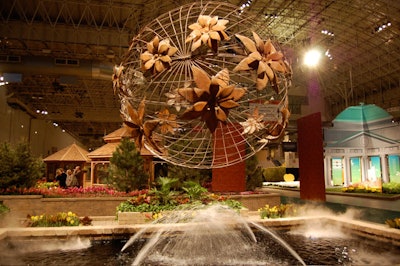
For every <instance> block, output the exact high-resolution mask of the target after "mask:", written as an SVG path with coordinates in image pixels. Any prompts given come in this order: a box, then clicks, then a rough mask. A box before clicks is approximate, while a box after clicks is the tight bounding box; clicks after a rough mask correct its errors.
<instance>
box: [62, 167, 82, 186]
mask: <svg viewBox="0 0 400 266" xmlns="http://www.w3.org/2000/svg"><path fill="white" fill-rule="evenodd" d="M65 183H66V184H67V187H76V186H79V184H78V180H77V179H76V176H75V175H74V172H72V170H71V169H68V170H67V180H66V182H65Z"/></svg>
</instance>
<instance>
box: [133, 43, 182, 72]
mask: <svg viewBox="0 0 400 266" xmlns="http://www.w3.org/2000/svg"><path fill="white" fill-rule="evenodd" d="M177 50H178V49H177V48H176V47H173V46H171V45H170V42H169V40H168V39H165V40H162V41H160V40H159V38H158V36H156V37H154V39H153V40H152V41H151V42H148V43H147V51H145V52H143V53H142V54H141V55H140V60H141V63H142V69H143V70H144V71H147V70H150V71H151V73H153V74H157V73H161V72H162V71H164V70H165V69H168V68H169V67H170V66H171V62H172V59H171V56H173V55H174V54H175V53H176V51H177Z"/></svg>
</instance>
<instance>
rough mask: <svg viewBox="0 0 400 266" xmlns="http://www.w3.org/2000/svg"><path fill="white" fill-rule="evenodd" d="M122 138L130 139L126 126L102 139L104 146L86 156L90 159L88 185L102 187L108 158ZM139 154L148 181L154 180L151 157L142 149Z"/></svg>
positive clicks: (106, 171)
mask: <svg viewBox="0 0 400 266" xmlns="http://www.w3.org/2000/svg"><path fill="white" fill-rule="evenodd" d="M122 138H131V132H130V129H129V128H128V127H126V126H122V127H121V128H119V129H117V130H115V131H113V132H111V133H110V134H108V135H106V136H104V137H103V139H104V141H105V142H106V144H104V145H103V146H101V147H100V148H98V149H96V150H94V151H92V152H90V153H88V154H87V156H88V158H90V160H91V162H90V168H91V171H90V184H91V185H94V186H96V185H104V184H105V183H106V182H105V179H106V177H107V175H108V167H109V164H110V158H111V157H112V155H113V153H114V152H115V151H116V149H117V147H118V146H119V144H120V143H121V139H122ZM140 154H141V155H142V157H143V159H144V161H145V162H144V169H145V170H146V171H148V173H149V177H150V181H152V180H153V179H154V178H153V176H154V167H153V155H152V154H151V153H150V152H149V151H148V150H147V149H146V148H144V147H143V148H142V149H141V150H140Z"/></svg>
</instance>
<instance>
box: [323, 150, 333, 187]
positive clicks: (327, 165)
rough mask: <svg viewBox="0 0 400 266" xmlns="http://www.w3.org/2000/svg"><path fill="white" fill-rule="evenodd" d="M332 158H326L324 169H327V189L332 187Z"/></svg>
mask: <svg viewBox="0 0 400 266" xmlns="http://www.w3.org/2000/svg"><path fill="white" fill-rule="evenodd" d="M331 164H332V163H331V156H325V160H324V169H325V187H331V186H332V171H331Z"/></svg>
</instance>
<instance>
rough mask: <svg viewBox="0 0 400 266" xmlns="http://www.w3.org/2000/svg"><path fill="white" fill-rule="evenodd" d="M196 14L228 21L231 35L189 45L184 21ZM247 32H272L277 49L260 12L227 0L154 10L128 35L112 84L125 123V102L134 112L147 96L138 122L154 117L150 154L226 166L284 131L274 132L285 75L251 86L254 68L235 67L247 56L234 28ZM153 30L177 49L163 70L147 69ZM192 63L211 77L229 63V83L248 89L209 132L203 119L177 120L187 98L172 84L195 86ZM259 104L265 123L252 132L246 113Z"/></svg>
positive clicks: (283, 104) (284, 99) (283, 102)
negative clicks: (169, 119) (166, 121)
mask: <svg viewBox="0 0 400 266" xmlns="http://www.w3.org/2000/svg"><path fill="white" fill-rule="evenodd" d="M200 15H207V16H210V17H215V16H218V19H225V20H228V21H229V22H228V23H227V24H226V28H225V33H226V34H227V35H228V36H229V40H221V41H220V42H219V43H218V47H217V49H216V50H213V49H211V47H209V46H207V45H202V46H201V47H199V48H198V49H196V50H195V51H192V42H187V38H188V37H189V35H190V34H191V32H192V30H191V29H189V26H190V25H192V24H193V23H196V21H197V20H198V18H199V16H200ZM252 32H256V33H257V34H258V35H259V36H260V37H261V38H262V39H263V40H267V39H271V40H272V43H273V44H274V46H275V47H276V49H277V50H279V45H278V44H276V43H275V42H274V40H273V36H271V35H270V33H269V31H268V29H267V28H266V27H265V25H264V24H263V19H262V18H260V17H259V16H257V15H255V14H251V13H249V12H247V11H246V10H243V9H241V8H238V7H236V6H233V5H231V4H228V3H220V2H207V3H204V2H196V3H192V4H187V5H183V6H180V7H178V8H176V9H174V10H171V11H169V12H168V13H165V14H163V15H161V16H159V17H158V18H156V19H154V20H153V21H152V22H151V23H149V24H148V25H147V26H145V27H144V28H143V29H141V31H140V32H139V33H138V34H137V35H136V36H135V37H134V38H133V39H132V42H131V45H130V48H129V51H128V52H127V54H126V55H125V57H124V58H123V61H122V63H121V65H120V66H119V67H118V68H116V69H117V70H118V71H119V73H116V81H117V82H116V83H117V84H114V87H115V88H116V89H117V90H118V94H119V96H120V100H121V115H122V117H123V119H124V121H128V124H129V121H130V122H135V121H132V117H131V114H130V113H129V112H130V111H129V108H127V103H129V105H130V106H131V107H132V108H133V109H135V110H137V111H138V112H140V110H139V109H140V104H141V103H142V104H143V103H144V117H143V121H141V122H143V123H144V121H157V120H158V121H159V122H158V123H156V124H157V125H158V126H155V127H154V128H153V129H152V132H151V140H152V143H153V145H149V136H148V135H147V136H146V134H145V136H144V137H143V138H144V141H143V144H144V146H145V147H146V148H147V149H148V150H150V151H151V152H152V153H153V154H154V155H155V156H157V157H159V158H162V159H163V160H165V161H167V162H170V163H172V164H176V165H180V166H184V167H191V168H201V169H209V168H219V167H226V166H230V165H233V164H236V163H239V162H242V161H243V160H246V159H247V158H249V157H251V156H253V155H254V154H255V153H256V152H258V151H259V150H261V149H262V148H263V147H264V146H265V145H266V144H267V143H268V141H270V140H271V139H276V138H278V137H279V136H281V133H282V132H279V133H278V134H277V135H273V134H272V133H271V132H274V130H275V131H277V130H278V131H282V130H284V127H285V123H284V121H283V120H284V119H285V118H284V117H282V110H283V109H285V108H287V106H288V96H287V90H288V87H289V85H290V75H288V74H287V73H285V74H283V73H279V72H276V73H275V75H276V78H277V80H278V83H277V85H278V87H277V88H276V87H275V88H273V86H272V85H273V84H272V83H271V82H269V83H268V85H267V87H266V88H264V89H262V90H260V89H257V88H256V79H257V73H256V71H233V69H234V68H235V66H237V64H238V63H239V62H240V61H241V60H242V59H243V58H245V57H246V56H247V55H248V51H247V52H246V51H245V50H246V49H245V47H244V46H243V44H242V43H241V42H240V40H239V39H238V38H237V35H236V34H240V35H243V36H247V37H248V38H252ZM156 36H157V37H158V39H159V40H160V41H161V40H169V44H170V45H171V46H173V47H176V49H177V50H176V52H175V53H174V54H173V55H172V56H171V62H170V64H169V65H168V66H167V68H166V69H165V70H164V71H161V72H156V71H145V70H144V69H143V62H142V61H141V55H142V54H143V53H144V52H145V51H146V50H147V49H148V43H149V42H152V40H154V38H155V37H156ZM193 67H197V68H200V69H202V70H203V71H205V72H206V73H207V74H208V76H209V77H210V78H212V77H213V76H215V75H216V74H217V73H219V72H220V71H221V70H223V69H227V70H228V71H229V83H230V84H232V85H235V87H240V88H241V87H245V88H246V93H245V95H244V96H243V97H241V98H240V99H239V100H237V103H238V106H237V107H235V108H232V109H230V110H229V115H228V117H227V120H226V121H218V125H217V128H216V129H215V131H214V132H212V131H211V130H210V129H209V128H208V127H207V125H206V123H205V121H203V119H200V118H197V119H191V120H187V119H182V114H183V113H184V112H185V110H187V109H188V108H190V106H191V104H190V103H188V102H187V101H184V100H185V99H182V97H179V96H180V95H179V94H177V93H176V90H177V89H179V88H187V87H196V84H195V82H194V77H193V71H192V70H193ZM171 95H172V96H171ZM174 97H175V98H174ZM256 107H257V108H258V110H259V113H260V114H262V115H263V117H262V123H260V125H262V128H258V129H257V130H255V131H254V132H251V134H249V133H244V126H243V122H245V121H247V120H248V119H249V117H251V115H252V114H253V113H254V109H255V108H256ZM163 110H168V112H167V114H170V115H172V116H173V118H176V119H175V122H176V124H175V127H174V129H173V131H168V130H167V131H166V130H161V127H160V125H161V124H162V123H163V122H162V121H160V113H162V112H163ZM131 112H132V111H131ZM164 112H165V111H164ZM175 115H176V117H175ZM133 120H135V119H133ZM142 131H143V128H142ZM145 133H146V132H145ZM154 144H155V145H154Z"/></svg>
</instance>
